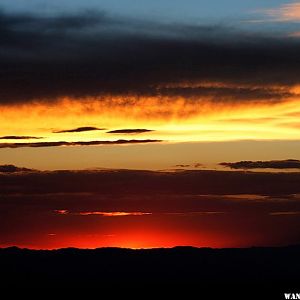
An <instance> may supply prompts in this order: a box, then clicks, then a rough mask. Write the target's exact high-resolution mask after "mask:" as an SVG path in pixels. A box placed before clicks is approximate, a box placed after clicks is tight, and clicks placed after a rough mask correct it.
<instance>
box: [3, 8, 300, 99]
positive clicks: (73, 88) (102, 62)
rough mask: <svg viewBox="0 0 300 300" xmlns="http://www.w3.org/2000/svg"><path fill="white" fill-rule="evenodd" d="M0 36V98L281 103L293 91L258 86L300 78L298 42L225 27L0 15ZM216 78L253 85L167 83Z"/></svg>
mask: <svg viewBox="0 0 300 300" xmlns="http://www.w3.org/2000/svg"><path fill="white" fill-rule="evenodd" d="M0 40H1V45H0V69H1V73H0V80H1V86H2V88H1V92H0V99H1V100H0V102H1V103H12V102H15V103H16V102H23V101H31V100H32V99H35V98H43V99H45V100H47V99H48V100H49V99H52V98H55V97H58V96H65V95H68V96H74V97H82V96H90V95H101V94H126V95H128V94H130V95H131V94H135V95H156V96H173V95H180V96H184V97H186V98H194V97H198V98H199V96H201V95H204V96H207V95H208V96H211V97H213V98H214V99H215V100H216V101H224V99H225V98H226V99H227V101H228V99H230V100H232V101H248V100H253V99H255V100H260V99H266V98H267V99H270V100H280V99H282V98H284V97H287V96H289V93H288V92H285V91H282V90H274V89H269V88H268V87H264V88H259V87H257V86H261V85H264V84H285V85H290V84H295V83H298V81H299V80H298V78H299V75H300V71H299V70H300V54H299V53H300V43H299V42H298V41H297V40H295V39H288V38H272V37H267V36H262V35H259V34H257V35H254V34H253V35H250V34H241V33H239V32H237V31H235V30H233V29H228V28H224V27H222V26H190V25H179V24H169V25H163V24H156V23H150V22H138V21H134V20H128V19H127V20H126V19H122V18H119V19H118V18H112V17H109V16H107V15H106V14H105V13H102V12H100V13H83V14H81V15H69V16H68V15H63V16H56V17H40V16H36V15H30V14H23V15H11V14H7V13H1V14H0ZM211 80H213V81H223V82H231V83H235V84H246V85H247V86H249V87H244V88H237V89H236V88H224V87H222V88H220V87H219V88H218V87H196V88H195V87H194V88H191V87H172V88H171V87H168V86H170V84H175V85H176V83H178V82H180V83H182V82H199V81H211ZM225 96H226V97H225Z"/></svg>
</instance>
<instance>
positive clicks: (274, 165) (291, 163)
mask: <svg viewBox="0 0 300 300" xmlns="http://www.w3.org/2000/svg"><path fill="white" fill-rule="evenodd" d="M220 165H221V166H225V167H229V168H231V169H300V160H297V159H286V160H270V161H239V162H233V163H230V162H223V163H220Z"/></svg>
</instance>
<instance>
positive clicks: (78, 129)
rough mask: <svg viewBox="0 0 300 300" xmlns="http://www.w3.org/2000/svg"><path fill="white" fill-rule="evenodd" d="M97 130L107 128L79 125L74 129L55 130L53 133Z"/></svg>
mask: <svg viewBox="0 0 300 300" xmlns="http://www.w3.org/2000/svg"><path fill="white" fill-rule="evenodd" d="M95 130H105V128H97V127H78V128H74V129H67V130H54V131H52V132H53V133H67V132H84V131H95Z"/></svg>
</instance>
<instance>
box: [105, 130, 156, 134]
mask: <svg viewBox="0 0 300 300" xmlns="http://www.w3.org/2000/svg"><path fill="white" fill-rule="evenodd" d="M151 131H154V130H150V129H118V130H111V131H108V132H107V133H121V134H122V133H126V134H137V133H145V132H151Z"/></svg>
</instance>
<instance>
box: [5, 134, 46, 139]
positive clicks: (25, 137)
mask: <svg viewBox="0 0 300 300" xmlns="http://www.w3.org/2000/svg"><path fill="white" fill-rule="evenodd" d="M39 139H43V137H37V136H27V135H24V136H23V135H6V136H1V137H0V140H39Z"/></svg>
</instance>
